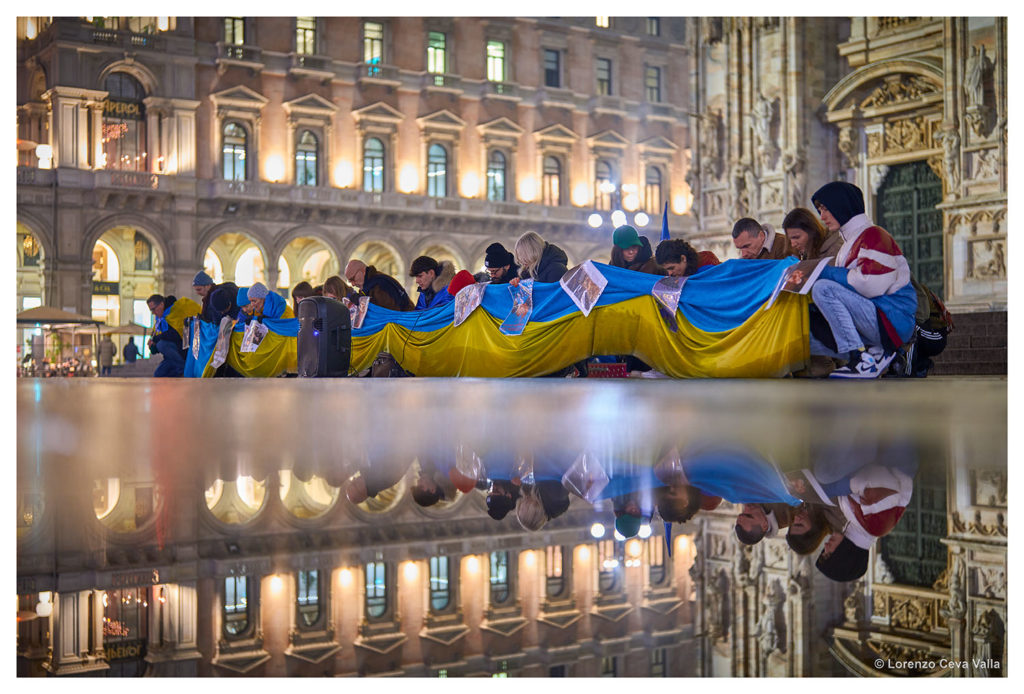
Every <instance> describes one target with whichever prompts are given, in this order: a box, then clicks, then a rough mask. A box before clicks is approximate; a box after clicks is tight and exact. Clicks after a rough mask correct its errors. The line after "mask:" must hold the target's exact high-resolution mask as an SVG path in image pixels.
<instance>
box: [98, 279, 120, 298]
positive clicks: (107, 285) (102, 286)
mask: <svg viewBox="0 0 1024 694" xmlns="http://www.w3.org/2000/svg"><path fill="white" fill-rule="evenodd" d="M92 293H93V294H96V295H97V296H117V295H118V294H120V290H119V288H118V283H117V282H98V281H96V280H93V281H92Z"/></svg>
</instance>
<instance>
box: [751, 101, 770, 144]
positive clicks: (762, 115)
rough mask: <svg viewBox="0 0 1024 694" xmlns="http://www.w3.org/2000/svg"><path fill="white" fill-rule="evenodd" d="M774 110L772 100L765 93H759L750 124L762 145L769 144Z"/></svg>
mask: <svg viewBox="0 0 1024 694" xmlns="http://www.w3.org/2000/svg"><path fill="white" fill-rule="evenodd" d="M773 110H774V109H773V108H772V102H770V101H768V99H766V98H765V97H764V94H758V95H757V100H756V101H755V102H754V108H753V109H752V110H751V112H750V124H751V125H752V126H753V128H754V135H756V136H757V142H758V144H759V145H760V146H761V147H766V146H767V145H768V139H769V137H770V136H771V127H772V112H773Z"/></svg>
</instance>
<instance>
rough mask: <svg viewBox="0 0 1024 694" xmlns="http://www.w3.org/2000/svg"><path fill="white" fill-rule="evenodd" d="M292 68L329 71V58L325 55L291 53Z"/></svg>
mask: <svg viewBox="0 0 1024 694" xmlns="http://www.w3.org/2000/svg"><path fill="white" fill-rule="evenodd" d="M292 69H293V70H296V69H297V70H309V71H310V72H331V71H332V68H331V59H330V58H329V57H327V56H325V55H304V54H300V53H293V54H292Z"/></svg>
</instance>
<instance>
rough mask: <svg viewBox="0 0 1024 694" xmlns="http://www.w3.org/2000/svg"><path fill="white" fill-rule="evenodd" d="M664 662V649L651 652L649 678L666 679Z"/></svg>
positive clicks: (666, 670) (666, 669) (666, 673)
mask: <svg viewBox="0 0 1024 694" xmlns="http://www.w3.org/2000/svg"><path fill="white" fill-rule="evenodd" d="M665 662H666V661H665V649H664V648H655V649H654V650H653V651H651V677H668V667H666V665H665Z"/></svg>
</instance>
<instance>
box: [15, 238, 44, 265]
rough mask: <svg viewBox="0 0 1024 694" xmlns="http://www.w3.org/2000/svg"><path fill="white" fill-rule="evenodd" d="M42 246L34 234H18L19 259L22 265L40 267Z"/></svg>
mask: <svg viewBox="0 0 1024 694" xmlns="http://www.w3.org/2000/svg"><path fill="white" fill-rule="evenodd" d="M41 254H42V248H41V247H40V245H39V241H37V240H36V237H35V236H33V235H32V234H24V235H19V236H18V259H19V260H21V266H22V267H39V258H40V256H41Z"/></svg>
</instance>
